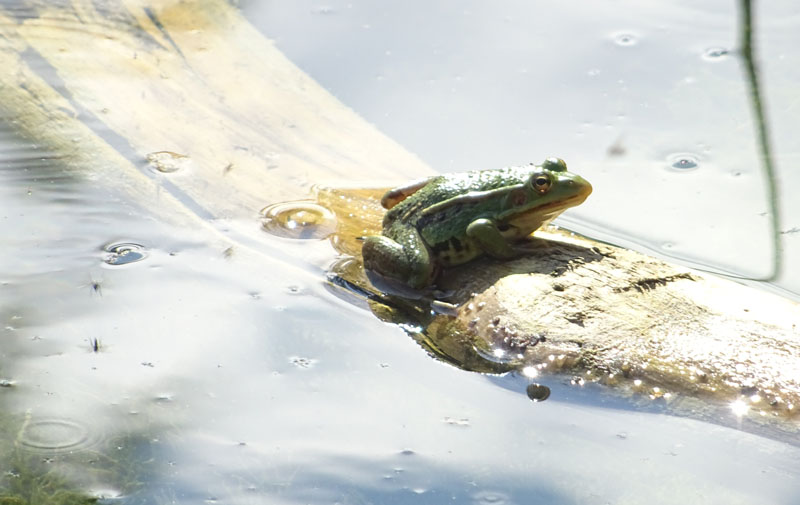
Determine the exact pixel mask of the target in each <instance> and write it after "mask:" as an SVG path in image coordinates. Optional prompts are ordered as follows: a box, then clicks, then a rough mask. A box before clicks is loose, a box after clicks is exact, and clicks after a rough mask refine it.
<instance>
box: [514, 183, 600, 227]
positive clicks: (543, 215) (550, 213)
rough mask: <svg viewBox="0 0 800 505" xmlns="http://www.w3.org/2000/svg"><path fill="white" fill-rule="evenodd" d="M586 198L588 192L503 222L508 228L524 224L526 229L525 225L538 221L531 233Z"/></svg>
mask: <svg viewBox="0 0 800 505" xmlns="http://www.w3.org/2000/svg"><path fill="white" fill-rule="evenodd" d="M588 197H589V192H586V193H578V194H576V195H574V196H571V197H569V198H565V199H563V200H554V201H552V202H549V203H545V204H542V205H538V206H536V207H534V208H533V209H530V210H528V211H525V212H520V213H517V214H514V215H512V216H510V217H509V218H507V219H504V220H503V221H505V222H506V223H507V224H508V225H509V226H514V227H518V226H519V225H521V224H523V223H525V224H526V227H527V225H529V224H530V225H531V226H533V225H534V224H535V223H536V221H537V220H538V223H539V224H538V225H536V226H535V227H534V228H532V229H531V231H533V230H535V229H536V228H538V227H539V226H542V225H543V224H545V223H548V222H550V221H552V220H553V219H555V218H556V217H557V216H558V215H559V214H561V213H562V212H563V211H565V210H567V209H568V208H570V207H575V206H577V205H580V204H582V203H583V202H584V200H586V198H588ZM534 216H537V219H532V218H533V217H534Z"/></svg>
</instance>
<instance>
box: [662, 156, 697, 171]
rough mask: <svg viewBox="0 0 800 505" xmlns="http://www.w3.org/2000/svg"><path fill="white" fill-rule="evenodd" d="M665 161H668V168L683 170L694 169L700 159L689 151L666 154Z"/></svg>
mask: <svg viewBox="0 0 800 505" xmlns="http://www.w3.org/2000/svg"><path fill="white" fill-rule="evenodd" d="M667 163H669V166H670V168H674V169H676V170H680V171H681V172H684V171H687V170H694V169H696V168H697V167H698V165H699V164H700V160H699V158H698V156H696V155H694V154H691V153H674V154H670V155H669V156H667Z"/></svg>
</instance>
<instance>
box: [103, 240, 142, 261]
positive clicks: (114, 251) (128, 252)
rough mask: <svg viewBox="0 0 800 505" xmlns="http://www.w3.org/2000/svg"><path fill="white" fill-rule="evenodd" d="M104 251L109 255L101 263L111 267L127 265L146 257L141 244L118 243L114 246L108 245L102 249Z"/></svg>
mask: <svg viewBox="0 0 800 505" xmlns="http://www.w3.org/2000/svg"><path fill="white" fill-rule="evenodd" d="M103 250H104V251H106V252H107V253H109V254H108V255H107V256H106V257H105V258H104V259H103V262H105V263H107V264H109V265H113V266H119V265H127V264H129V263H135V262H137V261H141V260H143V259H145V258H146V257H147V251H146V250H145V247H144V246H143V245H141V244H136V243H133V242H119V243H116V244H108V245H107V246H105V247H104V248H103Z"/></svg>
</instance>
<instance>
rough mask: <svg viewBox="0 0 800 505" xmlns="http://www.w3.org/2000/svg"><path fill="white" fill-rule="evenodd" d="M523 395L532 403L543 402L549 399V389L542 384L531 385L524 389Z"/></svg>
mask: <svg viewBox="0 0 800 505" xmlns="http://www.w3.org/2000/svg"><path fill="white" fill-rule="evenodd" d="M525 393H526V394H527V395H528V398H530V399H531V401H533V402H543V401H545V400H547V399H548V398H550V388H549V387H547V386H544V385H542V384H536V383H535V382H534V383H531V384H528V387H527V388H525Z"/></svg>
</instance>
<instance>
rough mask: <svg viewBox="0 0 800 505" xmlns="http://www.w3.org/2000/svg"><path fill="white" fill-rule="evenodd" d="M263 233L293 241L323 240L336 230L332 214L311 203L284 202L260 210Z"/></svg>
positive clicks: (305, 201)
mask: <svg viewBox="0 0 800 505" xmlns="http://www.w3.org/2000/svg"><path fill="white" fill-rule="evenodd" d="M261 218H262V220H261V226H262V228H263V229H264V231H266V232H268V233H271V234H273V235H277V236H279V237H285V238H293V239H323V238H326V237H327V236H328V235H330V234H331V233H333V232H334V230H335V229H336V218H335V217H334V215H333V213H332V212H331V211H329V210H328V209H326V208H325V207H322V206H321V205H318V204H316V203H314V202H311V201H307V200H304V201H296V202H284V203H277V204H274V205H270V206H269V207H265V208H264V209H262V210H261Z"/></svg>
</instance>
